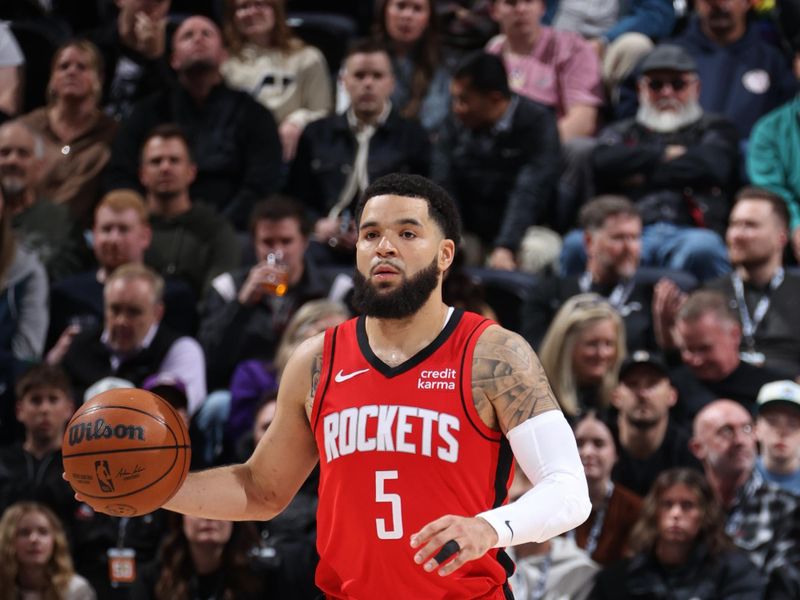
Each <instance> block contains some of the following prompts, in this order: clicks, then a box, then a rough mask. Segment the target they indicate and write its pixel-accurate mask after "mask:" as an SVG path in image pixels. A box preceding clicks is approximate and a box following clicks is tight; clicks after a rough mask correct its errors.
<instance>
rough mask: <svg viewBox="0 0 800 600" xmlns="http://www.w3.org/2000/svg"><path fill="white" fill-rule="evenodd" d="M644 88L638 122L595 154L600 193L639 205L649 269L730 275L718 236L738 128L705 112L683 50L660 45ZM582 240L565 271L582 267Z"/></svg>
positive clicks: (567, 247)
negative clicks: (664, 268)
mask: <svg viewBox="0 0 800 600" xmlns="http://www.w3.org/2000/svg"><path fill="white" fill-rule="evenodd" d="M638 89H639V101H640V106H639V110H638V112H637V114H636V116H635V117H634V118H631V119H625V120H623V121H619V122H617V123H614V124H612V125H610V126H609V127H607V128H606V129H604V130H603V131H602V132H601V133H600V135H599V138H598V145H597V147H596V148H595V150H594V152H593V155H592V169H593V172H594V179H595V184H596V186H597V192H598V193H601V194H622V195H625V196H627V197H629V198H631V199H632V200H633V201H634V202H635V203H636V205H637V207H638V209H639V212H640V214H641V216H642V222H643V224H644V229H643V235H642V264H643V265H645V266H657V267H668V268H671V269H677V270H682V271H688V272H690V273H691V274H692V275H694V276H695V277H696V278H697V279H698V280H700V281H705V280H707V279H711V278H714V277H717V276H719V275H722V274H724V273H727V272H728V271H729V270H730V265H729V263H728V257H727V251H726V249H725V244H724V242H723V241H722V238H721V237H720V235H719V234H718V233H716V231H720V232H721V231H724V228H725V223H726V218H727V212H728V204H729V203H728V197H729V194H730V192H731V191H732V189H733V187H734V186H735V185H736V182H737V176H736V175H737V174H736V165H737V162H738V150H737V143H738V142H737V134H736V128H735V127H734V125H733V124H732V123H730V122H729V121H728V120H727V119H725V118H724V117H721V116H718V115H713V114H708V113H705V112H704V111H703V109H702V108H701V107H700V105H699V103H698V97H699V94H700V80H699V78H698V76H697V67H696V64H695V61H694V60H693V59H692V58H691V56H689V55H688V54H687V53H686V51H685V50H683V49H681V48H679V47H677V46H673V45H668V44H663V45H659V46H657V47H656V48H655V49H654V50H653V51H652V52H651V53H650V54H648V55H647V56H646V57H645V59H644V60H643V62H642V65H641V76H640V78H639V81H638ZM715 230H716V231H715ZM581 241H582V240H581V236H580V235H578V234H576V233H575V232H573V233H571V234H569V235H568V236H567V237H566V239H565V240H564V250H563V254H562V262H563V264H565V265H574V264H575V262H573V261H579V260H580V254H579V253H582V252H583V248H582V243H581ZM578 264H580V263H578Z"/></svg>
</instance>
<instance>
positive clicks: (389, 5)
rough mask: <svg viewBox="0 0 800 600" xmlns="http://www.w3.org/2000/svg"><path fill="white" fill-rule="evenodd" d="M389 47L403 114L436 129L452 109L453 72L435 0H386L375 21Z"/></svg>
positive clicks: (396, 102)
mask: <svg viewBox="0 0 800 600" xmlns="http://www.w3.org/2000/svg"><path fill="white" fill-rule="evenodd" d="M373 31H374V33H375V36H376V37H377V38H378V40H380V41H381V42H383V43H384V44H385V45H386V46H387V48H388V49H389V56H390V57H391V59H392V69H393V71H394V78H395V87H394V93H393V94H392V104H393V105H394V106H395V108H397V110H398V111H399V112H400V115H401V116H403V117H406V118H409V119H417V120H419V122H420V123H421V124H422V126H423V127H424V128H425V129H426V130H427V131H429V132H431V133H433V132H435V131H436V130H437V129H438V128H439V126H440V125H441V124H442V122H443V121H444V119H445V117H447V115H448V113H449V110H450V75H449V74H448V72H447V70H446V69H445V67H444V64H443V62H442V51H441V44H440V41H439V27H438V23H437V18H436V14H435V12H434V7H433V1H432V0H382V2H381V4H380V6H379V7H378V11H377V13H376V16H375V23H374V25H373Z"/></svg>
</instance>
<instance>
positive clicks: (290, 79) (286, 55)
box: [222, 0, 333, 162]
mask: <svg viewBox="0 0 800 600" xmlns="http://www.w3.org/2000/svg"><path fill="white" fill-rule="evenodd" d="M223 32H224V35H225V41H226V43H227V45H228V50H229V52H230V58H229V59H228V60H227V61H226V62H225V64H223V65H222V76H223V77H224V78H225V81H226V82H227V83H228V85H230V86H231V87H233V88H236V89H239V90H242V91H244V92H248V93H249V94H251V95H252V96H253V97H254V98H255V99H256V100H258V101H259V102H260V103H261V104H263V105H264V106H265V107H266V108H268V109H269V110H271V111H272V114H273V116H274V117H275V121H276V122H277V123H278V133H279V134H280V137H281V144H282V145H283V159H284V160H285V161H286V162H288V161H290V160H291V159H292V158H294V154H295V151H296V150H297V142H298V140H299V139H300V134H301V133H302V132H303V128H304V127H305V126H306V125H308V124H309V123H310V122H311V121H314V120H316V119H319V118H321V117H324V116H326V115H327V114H328V113H329V112H330V111H331V108H332V105H333V92H332V91H331V75H330V73H329V71H328V64H327V62H326V61H325V57H324V56H323V55H322V53H321V52H320V51H319V50H318V49H317V48H315V47H313V46H309V45H307V44H305V43H304V42H303V41H302V40H301V39H300V38H298V37H297V36H295V35H294V34H293V33H292V31H291V29H289V26H288V25H287V24H286V7H285V5H284V0H225V14H224V25H223Z"/></svg>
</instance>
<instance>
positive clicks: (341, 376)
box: [333, 369, 369, 383]
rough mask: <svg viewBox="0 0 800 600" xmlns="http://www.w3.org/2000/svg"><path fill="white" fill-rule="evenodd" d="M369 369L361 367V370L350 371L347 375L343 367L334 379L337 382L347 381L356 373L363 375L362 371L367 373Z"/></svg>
mask: <svg viewBox="0 0 800 600" xmlns="http://www.w3.org/2000/svg"><path fill="white" fill-rule="evenodd" d="M367 371H369V369H361V370H360V371H353V372H352V373H348V374H347V375H345V374H344V371H343V370H342V369H339V372H338V373H337V374H336V377H334V378H333V379H334V381H336V383H342V382H343V381H347V380H348V379H352V378H353V377H355V376H356V375H361V374H362V373H366V372H367Z"/></svg>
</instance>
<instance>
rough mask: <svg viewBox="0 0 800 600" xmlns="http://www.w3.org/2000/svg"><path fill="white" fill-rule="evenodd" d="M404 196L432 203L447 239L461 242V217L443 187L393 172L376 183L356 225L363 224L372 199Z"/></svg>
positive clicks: (364, 198)
mask: <svg viewBox="0 0 800 600" xmlns="http://www.w3.org/2000/svg"><path fill="white" fill-rule="evenodd" d="M386 195H393V196H404V197H407V198H420V199H422V200H425V201H426V202H427V203H428V214H429V215H430V217H431V218H432V219H433V220H434V221H435V222H436V224H437V225H438V226H439V228H440V229H441V230H442V233H443V234H444V237H445V238H446V239H449V240H453V242H455V244H456V247H457V246H458V245H459V243H460V242H461V216H460V215H459V213H458V207H457V206H456V203H455V201H454V200H453V198H452V197H451V196H450V194H448V193H447V192H446V191H445V190H444V189H443V188H442V187H440V186H439V185H437V184H435V183H434V182H433V181H431V180H430V179H427V178H425V177H422V176H421V175H411V174H408V173H390V174H389V175H384V176H383V177H381V178H379V179H376V180H375V181H373V182H372V183H371V184H370V185H369V186H368V187H367V189H366V190H364V193H363V194H362V196H361V198H360V199H359V200H358V204H357V205H356V225H357V226H358V225H360V224H361V214H362V213H363V212H364V206H365V205H366V204H367V201H368V200H369V199H370V198H374V197H375V196H386Z"/></svg>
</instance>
